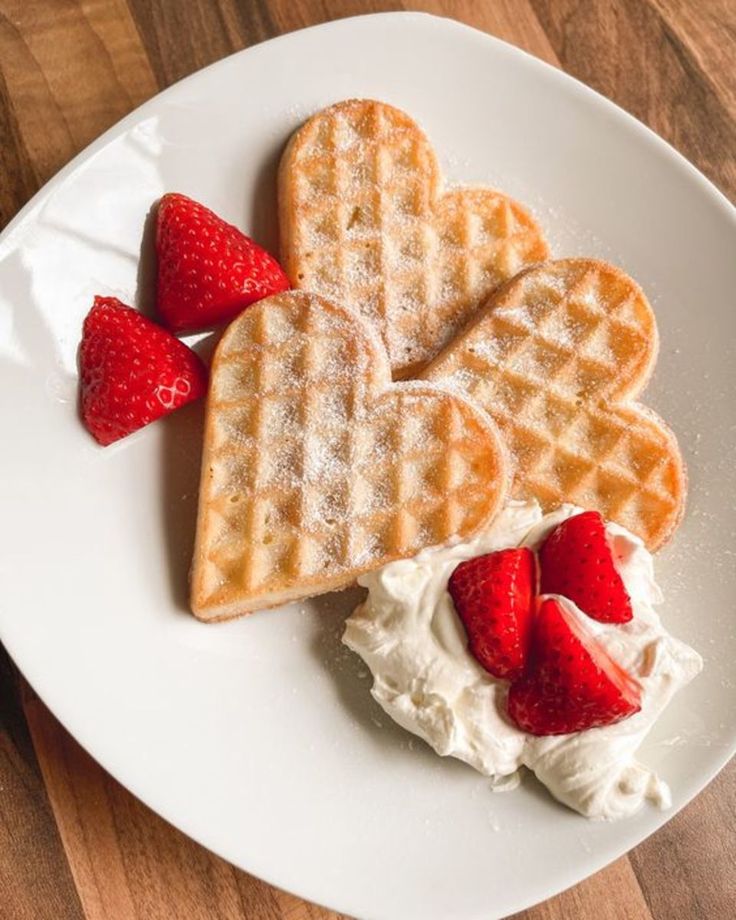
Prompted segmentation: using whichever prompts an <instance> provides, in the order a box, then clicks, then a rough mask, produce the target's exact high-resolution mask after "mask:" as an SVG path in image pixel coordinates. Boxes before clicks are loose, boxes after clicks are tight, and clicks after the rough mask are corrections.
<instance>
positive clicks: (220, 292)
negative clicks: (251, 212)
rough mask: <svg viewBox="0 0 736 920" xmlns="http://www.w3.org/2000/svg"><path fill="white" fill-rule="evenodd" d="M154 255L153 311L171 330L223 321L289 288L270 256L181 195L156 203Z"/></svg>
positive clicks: (201, 326)
mask: <svg viewBox="0 0 736 920" xmlns="http://www.w3.org/2000/svg"><path fill="white" fill-rule="evenodd" d="M156 254H157V256H158V291H157V304H158V312H159V314H160V316H161V318H162V320H163V322H164V324H165V325H166V326H168V327H169V329H171V330H173V331H174V332H193V331H196V330H199V329H206V328H208V327H209V326H214V325H216V324H217V323H222V322H227V321H229V320H231V319H233V318H234V317H235V316H237V315H238V314H239V313H241V312H242V311H243V310H244V309H245V307H247V306H250V304H252V303H255V301H257V300H261V299H262V298H263V297H268V296H270V295H271V294H276V293H278V292H279V291H285V290H287V289H288V287H289V279H288V278H287V277H286V275H285V273H284V271H283V269H282V268H281V266H280V265H279V263H278V262H277V261H276V259H274V258H273V256H271V255H269V253H267V252H266V250H265V249H262V248H261V247H260V246H259V245H258V244H257V243H254V242H253V240H252V239H250V237H247V236H246V235H245V234H244V233H241V231H240V230H238V228H237V227H233V226H232V224H228V223H226V222H225V221H224V220H222V219H221V218H220V217H218V216H217V215H216V214H214V213H213V212H212V211H210V210H209V208H206V207H204V205H201V204H199V203H198V202H196V201H193V200H192V199H191V198H187V196H186V195H179V194H174V193H170V194H168V195H164V196H163V198H162V199H161V201H160V203H159V206H158V215H157V223H156Z"/></svg>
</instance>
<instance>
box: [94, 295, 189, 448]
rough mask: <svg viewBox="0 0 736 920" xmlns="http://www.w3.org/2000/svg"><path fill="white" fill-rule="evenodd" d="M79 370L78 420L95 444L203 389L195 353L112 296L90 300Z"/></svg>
mask: <svg viewBox="0 0 736 920" xmlns="http://www.w3.org/2000/svg"><path fill="white" fill-rule="evenodd" d="M79 367H80V377H81V404H82V418H83V419H84V424H85V425H86V426H87V428H88V430H89V431H90V433H91V434H92V435H93V436H94V437H95V438H96V439H97V440H98V441H99V442H100V444H112V442H113V441H117V440H118V439H119V438H124V437H125V435H127V434H130V433H131V432H133V431H136V430H137V429H138V428H142V427H143V426H144V425H147V424H148V423H149V422H152V421H154V420H155V419H157V418H159V417H160V416H162V415H166V414H167V413H168V412H171V411H172V410H174V409H178V408H179V406H183V405H185V404H186V403H188V402H191V401H192V400H193V399H198V398H199V397H200V396H203V395H204V394H205V392H206V390H207V369H206V367H205V366H204V364H203V363H202V361H201V359H200V358H199V357H198V355H196V354H195V353H194V352H193V351H192V350H191V349H190V348H187V346H186V345H185V344H184V343H183V342H180V341H179V340H178V339H175V338H174V336H173V335H171V333H170V332H167V331H166V330H165V329H161V327H160V326H157V325H156V324H155V323H152V322H151V320H149V319H146V317H145V316H142V315H141V314H140V313H138V311H137V310H133V309H131V307H126V306H125V305H124V304H122V303H120V301H119V300H118V299H117V298H116V297H95V302H94V306H93V307H92V309H91V310H90V311H89V313H88V314H87V317H86V319H85V321H84V329H83V332H82V344H81V346H80V349H79Z"/></svg>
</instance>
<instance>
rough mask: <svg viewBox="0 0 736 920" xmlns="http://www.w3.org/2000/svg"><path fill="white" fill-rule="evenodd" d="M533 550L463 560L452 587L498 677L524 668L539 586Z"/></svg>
mask: <svg viewBox="0 0 736 920" xmlns="http://www.w3.org/2000/svg"><path fill="white" fill-rule="evenodd" d="M534 582H535V565H534V554H533V553H532V552H531V550H529V549H526V548H525V547H521V548H520V549H504V550H501V551H500V552H497V553H489V554H488V555H486V556H478V557H477V558H475V559H469V560H468V561H467V562H461V563H460V565H459V566H458V567H457V568H456V569H455V571H454V572H453V573H452V575H451V576H450V580H449V582H448V585H447V590H448V591H449V592H450V596H451V597H452V600H453V603H454V604H455V609H456V610H457V613H458V616H459V617H460V619H461V620H462V622H463V625H464V626H465V630H466V632H467V634H468V646H469V648H470V651H471V653H472V654H473V656H474V657H475V659H476V660H477V661H478V663H479V664H480V665H481V666H482V667H484V668H485V669H486V671H488V672H489V673H490V674H492V675H493V676H494V677H500V678H502V679H505V680H515V679H516V678H517V677H519V675H520V674H521V673H522V671H523V670H524V664H525V662H526V655H527V650H528V648H529V634H530V629H531V621H532V611H533V603H534V588H535V584H534Z"/></svg>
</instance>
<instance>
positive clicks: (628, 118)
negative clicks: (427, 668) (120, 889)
mask: <svg viewBox="0 0 736 920" xmlns="http://www.w3.org/2000/svg"><path fill="white" fill-rule="evenodd" d="M389 18H390V19H397V18H401V19H402V20H405V21H407V22H414V23H415V24H416V25H418V26H419V27H420V28H421V27H425V26H427V27H429V28H436V29H449V30H454V31H457V32H462V33H465V35H466V36H467V37H468V38H470V39H471V40H474V41H478V42H486V43H490V44H491V45H493V46H495V48H496V51H497V52H501V53H503V54H506V55H510V56H512V57H518V56H522V57H523V58H525V59H526V62H527V64H528V65H529V66H532V67H534V68H536V69H537V70H538V72H540V73H541V74H542V75H543V77H544V78H545V79H547V80H552V81H557V83H558V84H559V85H560V86H562V87H563V88H565V89H569V90H571V91H572V92H573V93H577V94H582V95H583V96H587V97H588V98H589V99H592V100H594V101H595V103H596V105H597V106H599V107H602V108H603V110H604V111H607V112H608V113H610V114H611V115H612V116H615V117H616V118H617V119H619V120H622V121H620V123H621V124H622V126H626V125H628V127H629V128H631V129H633V130H634V131H635V132H636V133H638V134H639V135H640V137H641V138H642V139H643V140H644V141H645V142H646V143H648V144H650V145H651V146H652V147H653V148H654V149H655V150H658V151H659V152H660V153H661V154H662V155H665V156H668V157H669V159H670V160H672V161H673V162H674V164H676V165H677V166H679V168H680V169H681V170H683V171H684V174H685V175H686V176H687V178H688V179H689V180H690V181H694V182H695V183H696V184H697V186H698V187H699V189H700V190H701V192H702V193H703V194H705V195H707V196H708V197H709V199H710V200H711V201H712V202H713V204H715V205H716V206H717V207H718V208H719V209H720V210H721V211H722V213H723V214H724V216H725V217H726V218H728V219H730V221H731V222H732V224H733V227H734V231H735V232H736V205H734V204H732V203H731V201H730V200H729V199H728V198H727V197H726V195H725V194H724V193H723V192H722V191H721V190H720V189H719V188H718V187H717V186H716V185H715V183H714V182H713V181H712V180H710V179H709V178H708V177H707V176H705V175H704V174H703V173H702V172H701V171H700V170H699V169H698V168H697V167H696V166H694V165H693V164H692V163H691V162H690V161H689V160H688V159H687V158H686V157H685V156H684V155H683V154H682V153H680V152H679V151H678V150H676V149H675V148H674V147H673V146H672V145H671V144H670V143H669V142H668V141H666V140H665V139H664V138H662V137H660V136H659V135H658V134H656V132H654V131H653V130H652V129H651V128H649V127H648V126H647V125H645V124H644V123H643V122H641V121H639V119H637V118H636V117H635V116H633V115H632V114H630V113H629V112H627V111H626V110H625V109H624V108H622V107H621V106H620V105H618V104H617V103H615V102H613V101H612V100H610V99H608V98H607V97H605V96H604V95H602V94H601V93H599V92H598V91H597V90H594V89H592V88H591V87H589V86H587V85H586V84H585V83H583V82H582V81H580V80H578V79H577V78H576V77H574V76H572V75H570V74H568V73H566V72H565V71H564V70H561V69H558V68H557V67H555V66H554V65H552V64H549V63H547V62H546V61H543V60H542V59H540V58H538V57H536V56H535V55H533V54H531V53H530V52H528V51H525V50H524V49H522V48H519V47H517V46H516V45H513V44H512V43H510V42H507V41H505V40H503V39H500V38H498V37H497V36H495V35H491V34H490V33H487V32H483V31H482V30H480V29H477V28H475V27H473V26H469V25H466V24H465V23H462V22H459V21H458V20H455V19H452V18H450V17H445V16H437V15H434V14H431V13H425V12H414V11H392V12H382V13H367V14H361V15H357V16H349V17H344V18H342V19H336V20H331V21H328V22H324V23H318V24H315V25H311V26H308V27H306V28H304V29H298V30H295V31H292V32H288V33H285V34H282V35H277V36H274V37H273V38H270V39H267V40H265V41H262V42H258V43H257V44H254V45H251V46H249V47H247V48H243V49H240V50H239V51H236V52H233V53H232V54H230V55H227V56H225V57H223V58H220V59H219V60H217V61H214V62H213V63H211V64H209V65H207V66H205V67H203V68H200V69H199V70H197V71H195V72H193V73H191V74H187V75H186V76H184V77H182V78H181V79H179V80H177V81H176V82H174V83H172V84H171V85H169V86H167V87H165V88H164V89H163V90H161V91H159V92H158V93H156V94H155V95H153V96H152V97H151V98H150V99H147V100H146V101H145V102H143V103H141V104H140V105H139V106H137V107H136V108H134V109H133V110H132V111H130V112H129V113H127V114H126V115H125V116H123V117H122V118H121V119H120V120H118V121H117V122H115V123H114V124H113V125H111V126H110V127H109V128H107V129H106V130H105V131H104V132H103V133H102V134H100V135H99V136H98V137H96V138H95V139H94V140H93V141H91V142H90V143H89V144H88V145H87V146H86V147H84V148H83V149H82V150H81V151H80V152H79V153H77V154H76V155H75V156H74V157H73V158H72V159H71V160H70V161H69V162H68V163H66V164H65V165H64V166H63V167H62V168H61V169H59V170H58V171H57V172H56V173H55V174H54V175H53V176H52V177H51V178H50V179H49V180H48V181H47V182H46V183H44V185H43V186H42V187H41V188H40V189H39V190H38V191H37V192H36V193H35V194H34V195H33V196H32V197H31V198H30V200H29V201H28V202H27V203H26V204H25V205H24V206H23V207H22V208H21V209H20V210H19V211H18V213H17V214H16V215H15V216H14V217H13V218H12V219H11V220H10V221H9V223H8V224H7V225H6V226H5V227H4V228H3V230H2V231H1V232H0V256H2V255H3V248H4V247H5V246H7V244H8V243H10V242H12V239H13V237H14V235H15V233H16V232H17V231H18V230H19V229H20V228H21V227H22V225H23V224H24V223H25V222H26V221H27V220H28V219H30V218H32V217H33V213H34V212H35V211H36V209H37V208H39V207H40V206H41V205H42V204H43V203H44V202H45V201H46V200H47V199H48V198H49V196H50V195H51V194H53V193H54V192H55V190H56V189H57V188H58V187H60V186H61V185H62V184H63V183H64V181H65V180H66V179H67V178H68V177H69V176H70V175H72V174H73V173H74V172H75V171H76V170H77V169H78V168H79V167H80V166H82V165H83V164H84V163H86V162H87V161H88V160H89V159H90V158H91V157H93V156H94V155H96V154H97V153H98V152H100V151H101V150H102V149H104V148H105V147H106V146H107V145H108V144H109V143H110V142H111V141H113V140H115V139H116V138H117V137H119V136H120V135H122V134H123V133H124V132H125V131H126V130H128V128H130V127H132V126H134V125H135V124H137V123H138V122H139V121H141V120H142V118H144V117H146V114H147V113H148V109H149V108H153V107H154V106H158V105H159V104H160V103H161V101H162V100H164V99H165V98H166V97H167V96H169V95H173V94H174V93H176V92H179V91H180V90H181V88H182V87H183V86H185V85H186V84H187V83H188V82H189V81H194V80H196V79H199V78H200V77H201V76H202V74H204V73H205V72H213V71H214V70H216V69H217V68H222V67H225V66H227V65H228V63H229V62H230V61H231V59H233V58H236V57H240V56H243V55H246V54H250V55H254V54H258V53H260V51H261V50H262V49H263V48H264V47H265V46H272V45H273V44H275V43H284V44H288V43H289V42H294V41H301V40H302V39H303V36H304V34H305V33H313V32H317V31H320V32H325V31H340V30H343V29H347V30H350V29H353V28H355V26H356V24H357V22H358V21H362V20H380V19H383V20H388V19H389ZM1 595H2V591H1V590H0V596H1ZM0 641H2V643H3V645H4V646H5V649H6V651H7V653H8V654H9V656H10V657H11V659H12V660H13V661H14V662H15V663H16V666H17V667H18V669H19V670H20V671H21V673H22V674H23V675H24V677H25V674H26V668H25V667H24V665H25V662H23V663H22V664H21V662H20V661H19V660H17V659H16V655H15V653H14V648H13V643H12V641H8V635H7V630H6V631H4V630H3V618H2V617H0ZM28 670H29V671H31V672H33V671H34V668H33V667H32V666H31V667H30V668H29V669H28ZM25 679H26V680H28V683H29V684H30V685H31V687H32V688H33V689H34V692H37V695H38V696H39V698H40V699H41V700H42V702H43V704H44V705H45V706H46V708H47V709H48V710H49V711H50V712H51V713H52V715H53V716H54V717H55V718H56V719H57V720H58V721H59V722H60V723H61V724H62V726H63V727H64V728H65V730H66V731H68V732H69V734H70V735H71V736H72V737H73V738H74V739H75V740H76V742H77V743H78V744H79V745H80V746H81V747H82V748H83V749H84V751H85V752H86V753H87V754H88V755H89V756H91V757H92V758H93V759H94V760H95V761H96V762H97V763H99V764H100V766H102V768H103V769H104V770H106V771H107V772H108V773H109V774H110V775H111V776H112V777H113V778H114V779H115V780H116V781H117V782H119V783H120V785H122V786H123V787H124V788H125V789H126V790H128V791H129V792H130V793H131V794H132V795H134V796H135V797H136V798H137V799H139V801H141V802H142V803H143V804H144V805H145V806H147V807H148V808H150V809H151V810H152V811H153V812H154V813H155V814H157V815H158V816H160V817H161V818H163V819H164V820H165V821H167V822H168V823H170V824H171V825H172V826H173V827H175V828H177V829H178V830H180V831H181V832H182V833H184V834H185V835H186V836H188V837H190V838H191V839H192V840H194V841H195V842H196V843H197V844H198V845H200V846H203V847H204V848H205V849H207V850H209V851H210V852H211V853H213V854H215V855H217V856H219V857H221V858H223V859H225V860H226V861H227V862H229V863H230V864H231V865H234V866H236V867H238V868H240V869H241V870H242V871H244V872H246V873H248V874H250V875H253V876H254V877H256V878H258V879H260V880H262V881H264V882H266V883H267V884H270V885H272V886H274V887H278V888H280V889H282V890H285V891H291V892H292V893H293V894H295V895H296V896H297V897H300V898H304V899H306V900H309V901H312V902H313V903H316V904H319V905H322V906H324V907H326V908H327V909H331V910H337V911H341V912H343V913H348V914H350V915H351V916H359V915H360V914H359V913H356V907H358V906H359V905H356V904H350V903H346V902H340V900H339V899H338V901H332V900H331V898H330V896H329V893H327V892H322V891H321V885H320V882H319V880H318V879H315V883H314V886H313V888H312V889H311V890H304V889H302V891H294V890H293V889H290V888H289V887H288V885H287V886H285V885H284V884H283V882H282V881H280V880H279V877H278V875H273V874H271V873H268V872H261V871H254V870H252V869H251V868H248V867H247V866H244V865H243V864H242V862H241V861H240V860H239V859H238V858H234V856H233V855H228V853H227V849H228V848H227V847H220V846H218V845H217V843H214V844H213V843H211V842H208V840H207V839H205V838H206V837H207V835H206V834H202V833H201V831H200V830H199V829H189V828H188V827H187V825H188V821H187V819H186V816H185V815H178V814H177V815H172V814H169V810H168V809H167V808H160V807H159V806H158V805H156V804H154V803H153V802H152V801H151V799H152V796H151V795H149V794H147V793H145V794H141V792H140V791H139V790H138V789H137V788H136V785H137V784H136V783H128V782H127V781H125V780H123V779H122V778H121V777H120V775H119V772H118V769H117V766H116V765H112V766H111V765H110V764H109V763H108V762H107V758H106V757H105V756H102V757H100V756H98V755H97V754H96V753H95V741H94V738H91V737H86V734H87V733H85V732H81V733H80V734H78V733H77V732H76V731H73V730H72V729H71V728H70V725H72V724H73V722H74V718H73V714H72V713H69V714H65V716H64V717H60V716H59V714H58V712H57V708H61V709H63V708H64V707H63V705H62V706H60V707H57V705H56V703H54V704H53V705H52V704H50V703H49V702H48V700H47V698H46V697H45V695H44V694H43V693H40V692H38V691H37V690H36V687H37V685H39V684H43V678H42V677H41V676H39V675H35V676H34V677H33V678H27V677H26V678H25ZM67 716H68V717H67ZM734 754H736V732H735V733H734V736H733V738H732V739H731V742H730V744H729V745H728V746H724V749H723V751H721V752H720V753H719V754H718V756H717V757H715V758H714V763H715V764H716V765H715V766H714V767H713V768H712V769H709V770H707V771H705V772H704V773H700V774H699V775H698V778H697V780H696V781H695V782H694V783H692V784H690V786H689V787H688V789H687V791H686V792H685V794H684V795H683V798H682V801H680V802H678V803H677V805H676V806H674V807H672V808H670V809H669V810H668V811H667V812H666V817H665V818H664V820H663V821H661V823H658V824H657V825H656V826H655V827H653V828H652V829H651V830H649V831H648V832H647V833H645V834H644V835H643V836H641V837H638V838H637V842H636V843H634V844H627V843H623V844H620V843H618V844H615V845H611V846H609V847H604V854H603V855H602V856H596V855H595V854H590V858H589V860H588V861H587V862H586V863H585V868H583V869H582V871H578V870H577V869H576V868H571V869H570V870H568V871H567V872H565V873H561V874H559V875H558V877H557V880H556V881H555V884H554V887H553V888H552V889H549V887H548V886H543V887H544V888H545V893H543V894H540V893H539V892H535V891H534V888H535V886H534V885H533V884H532V885H530V886H529V889H528V891H529V896H528V897H526V898H524V899H523V900H519V899H515V900H513V901H512V902H510V904H511V906H508V905H507V906H506V907H504V908H503V911H502V912H501V913H500V914H498V913H495V911H497V908H496V907H493V908H492V910H493V911H494V913H493V916H499V917H500V916H505V915H506V914H507V913H508V912H509V910H512V911H513V912H516V911H518V910H523V909H527V908H529V907H531V906H533V905H535V904H538V903H541V901H544V900H547V899H549V898H552V897H554V896H555V895H556V894H559V893H560V892H562V891H564V890H566V889H568V888H570V887H572V886H573V885H575V884H578V883H579V882H581V881H583V880H584V879H586V878H588V877H590V876H591V875H593V874H595V873H596V872H599V871H600V870H601V869H603V868H604V867H606V866H607V865H610V864H611V863H612V862H614V861H615V860H616V859H619V858H620V857H621V856H622V855H625V854H626V853H628V852H630V850H631V849H633V848H634V847H636V846H639V845H640V844H641V843H643V842H644V841H645V840H647V839H648V838H649V837H650V836H651V835H652V834H654V833H655V832H657V831H659V830H661V828H662V827H663V826H664V825H665V824H667V823H669V821H670V820H671V819H672V818H674V817H675V816H676V815H677V814H678V813H679V812H680V811H681V810H682V809H683V808H684V807H685V806H686V805H688V804H689V803H690V802H691V801H692V800H693V799H694V798H695V797H696V796H697V795H699V794H700V792H702V791H703V789H705V787H706V786H708V785H709V784H710V783H711V782H712V781H713V779H714V778H715V777H716V776H717V775H718V774H719V773H720V772H721V770H722V769H723V768H724V767H725V766H726V765H727V764H728V763H729V761H730V760H731V758H732V757H733V756H734ZM123 772H124V770H123ZM530 898H531V899H530ZM484 916H485V917H488V916H490V915H489V914H487V913H485V914H484Z"/></svg>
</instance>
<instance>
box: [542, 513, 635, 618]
mask: <svg viewBox="0 0 736 920" xmlns="http://www.w3.org/2000/svg"><path fill="white" fill-rule="evenodd" d="M539 565H540V568H541V586H540V591H541V593H542V594H562V595H563V596H564V597H567V598H569V599H570V600H571V601H573V603H575V604H577V606H578V607H579V608H580V609H581V610H582V611H584V612H585V613H587V614H588V616H590V617H592V618H593V619H594V620H599V621H600V622H601V623H627V622H628V621H629V620H630V619H631V618H632V616H633V613H632V610H631V598H630V597H629V595H628V594H627V592H626V588H625V587H624V583H623V581H622V579H621V576H620V575H619V573H618V572H617V571H616V565H615V562H614V559H613V553H612V552H611V547H610V546H609V545H608V541H607V540H606V528H605V524H604V522H603V518H602V517H601V516H600V514H599V513H598V512H597V511H585V512H583V513H582V514H576V515H575V516H574V517H571V518H568V519H567V520H566V521H563V522H562V523H561V524H560V525H559V526H558V527H556V528H555V529H554V530H553V531H552V533H551V534H550V535H549V536H548V537H547V539H546V540H545V541H544V543H543V544H542V547H541V549H540V550H539Z"/></svg>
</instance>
